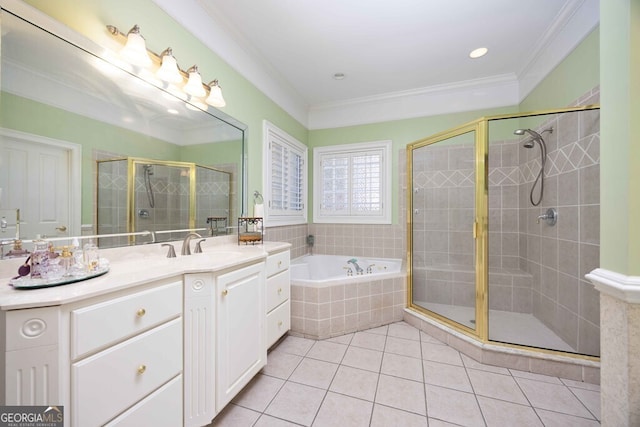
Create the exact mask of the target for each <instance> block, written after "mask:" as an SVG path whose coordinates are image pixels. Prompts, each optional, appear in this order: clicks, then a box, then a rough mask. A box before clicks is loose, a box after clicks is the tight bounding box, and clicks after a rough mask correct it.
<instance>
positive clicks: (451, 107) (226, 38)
mask: <svg viewBox="0 0 640 427" xmlns="http://www.w3.org/2000/svg"><path fill="white" fill-rule="evenodd" d="M153 2H154V3H156V4H157V5H158V6H159V7H160V8H162V9H163V10H164V11H165V12H166V13H168V14H169V15H170V16H172V17H173V18H174V19H175V20H176V21H177V22H179V23H180V24H181V25H182V26H184V27H185V28H187V29H189V31H191V33H192V34H193V35H194V36H196V37H197V38H198V39H199V40H200V41H202V42H203V43H204V44H205V45H206V46H207V47H208V48H209V49H211V50H212V51H214V52H216V53H217V54H218V55H219V56H220V57H221V58H222V59H223V60H225V61H226V62H227V63H228V64H229V65H230V66H231V67H232V68H234V69H235V70H236V71H237V72H238V73H240V74H241V75H242V76H243V77H245V78H246V79H247V80H249V81H250V82H251V83H253V84H254V85H255V86H256V87H257V88H258V90H260V91H261V92H263V93H264V94H265V95H266V96H267V97H268V98H270V99H271V100H272V101H273V102H275V103H276V104H277V105H278V106H280V107H281V108H282V109H283V110H285V111H286V112H287V113H288V114H290V115H291V116H292V117H293V118H294V119H296V120H298V121H299V122H300V123H301V124H302V125H304V126H306V127H307V128H308V129H324V128H334V127H343V126H353V125H359V124H368V123H375V122H383V121H391V120H401V119H408V118H415V117H424V116H432V115H440V114H449V113H456V112H463V111H471V110H481V109H488V108H497V107H507V106H517V105H518V104H519V103H520V102H522V100H523V99H524V98H525V97H526V96H527V95H529V94H530V93H531V91H532V90H533V89H535V87H536V86H537V85H538V84H539V83H540V82H541V81H542V80H543V79H544V78H545V77H546V76H547V75H548V74H549V73H550V72H551V71H552V70H553V69H554V68H555V67H556V66H558V64H560V62H562V60H564V59H565V58H566V57H567V55H569V54H570V53H571V52H572V51H573V49H575V47H576V46H578V45H579V44H580V42H582V40H584V38H585V37H586V36H587V35H588V34H589V33H591V31H593V30H594V29H595V28H596V27H597V26H598V24H599V0H570V1H569V2H568V3H567V4H566V5H565V6H564V7H563V9H562V10H561V12H560V13H559V14H558V16H557V17H556V19H555V20H554V21H552V22H551V23H550V25H549V28H548V30H547V31H546V33H545V34H544V36H543V37H542V38H541V40H540V41H539V42H538V44H537V45H536V47H535V48H534V49H533V50H532V52H531V55H530V56H529V60H528V61H526V64H525V65H524V66H523V67H522V68H521V69H520V70H518V71H517V72H516V73H515V74H513V75H502V76H493V77H488V78H482V79H477V80H470V81H465V82H457V83H452V84H448V85H438V86H432V87H426V88H419V89H416V90H410V91H402V92H395V93H387V94H383V95H380V96H373V97H365V98H357V99H349V100H344V101H341V102H335V103H327V104H317V105H311V106H308V105H306V103H305V102H304V101H303V100H302V99H301V98H300V96H299V95H298V94H297V93H296V92H295V91H294V90H293V89H292V88H291V86H290V85H288V84H287V83H286V82H285V81H283V80H282V78H281V77H279V76H278V75H277V73H276V72H275V71H274V70H273V69H272V68H271V67H269V66H268V65H267V64H266V63H265V62H264V61H262V60H261V59H260V55H259V54H258V53H256V52H251V51H250V49H249V48H243V47H242V46H241V44H242V43H241V42H238V40H239V38H238V37H239V35H238V34H237V32H235V31H233V29H232V28H228V27H226V25H225V24H224V22H222V21H221V19H220V18H218V17H216V14H215V12H214V11H211V10H207V8H206V7H205V6H203V4H202V2H201V1H200V0H182V1H180V2H175V1H173V0H153ZM211 20H213V21H214V22H215V25H211ZM213 41H215V43H214V42H213Z"/></svg>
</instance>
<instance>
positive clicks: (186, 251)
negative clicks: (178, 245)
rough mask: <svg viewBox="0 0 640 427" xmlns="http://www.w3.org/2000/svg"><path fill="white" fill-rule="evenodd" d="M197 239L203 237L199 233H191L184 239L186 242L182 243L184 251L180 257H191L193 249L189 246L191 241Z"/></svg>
mask: <svg viewBox="0 0 640 427" xmlns="http://www.w3.org/2000/svg"><path fill="white" fill-rule="evenodd" d="M196 237H197V238H198V239H201V238H202V236H201V235H199V234H198V233H189V234H187V235H186V236H185V237H184V240H183V241H182V250H181V251H180V255H191V247H190V246H189V243H190V242H191V239H193V238H196Z"/></svg>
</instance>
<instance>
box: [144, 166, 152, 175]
mask: <svg viewBox="0 0 640 427" xmlns="http://www.w3.org/2000/svg"><path fill="white" fill-rule="evenodd" d="M143 169H144V173H146V174H147V175H153V165H144V166H143Z"/></svg>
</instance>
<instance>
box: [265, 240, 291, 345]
mask: <svg viewBox="0 0 640 427" xmlns="http://www.w3.org/2000/svg"><path fill="white" fill-rule="evenodd" d="M289 263H290V251H288V250H287V251H282V252H278V253H275V254H272V255H269V256H268V257H267V348H269V347H271V346H272V345H273V344H274V343H275V342H276V341H278V339H280V337H282V336H283V335H284V334H285V333H287V331H288V330H289V329H291V302H290V301H289V297H290V294H291V275H290V273H289Z"/></svg>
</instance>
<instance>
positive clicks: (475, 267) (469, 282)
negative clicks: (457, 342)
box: [407, 106, 600, 357]
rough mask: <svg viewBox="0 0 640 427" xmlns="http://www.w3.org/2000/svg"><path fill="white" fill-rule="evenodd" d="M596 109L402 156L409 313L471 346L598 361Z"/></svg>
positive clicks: (433, 143) (475, 132)
mask: <svg viewBox="0 0 640 427" xmlns="http://www.w3.org/2000/svg"><path fill="white" fill-rule="evenodd" d="M599 117H600V116H599V107H598V106H586V107H577V108H566V109H561V110H553V111H546V112H539V113H531V114H522V115H509V116H496V117H488V118H481V119H478V120H476V121H474V122H471V123H468V124H466V125H463V126H460V127H458V128H456V129H452V130H450V131H447V132H443V133H440V134H437V135H434V136H432V137H430V138H427V139H424V140H421V141H417V142H415V143H413V144H410V145H409V146H408V150H407V160H408V169H407V170H408V179H409V182H408V185H409V187H408V200H409V218H408V225H409V226H408V234H409V235H408V241H409V251H408V253H409V256H408V262H409V267H410V275H409V293H410V295H409V306H410V308H411V309H414V310H416V311H419V312H421V313H423V314H425V315H427V316H429V317H431V318H433V319H435V320H437V321H439V322H441V323H445V324H447V325H449V326H451V327H453V328H454V329H456V330H458V331H460V332H463V333H465V334H467V335H470V336H473V337H474V338H476V339H478V340H480V341H483V342H492V343H499V344H501V345H507V346H512V345H515V346H526V347H529V348H534V349H539V350H541V351H549V350H550V351H554V352H562V353H566V354H571V355H579V356H580V357H583V356H586V357H597V356H599V347H600V342H599V337H600V334H599V299H598V292H597V291H595V290H594V289H593V285H592V284H591V283H590V282H589V281H587V280H586V279H585V278H584V275H585V274H586V273H588V272H590V271H591V270H593V269H594V268H596V267H597V266H598V261H599V212H600V200H599V193H600V191H599V162H600V155H599V144H600V132H599Z"/></svg>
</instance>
